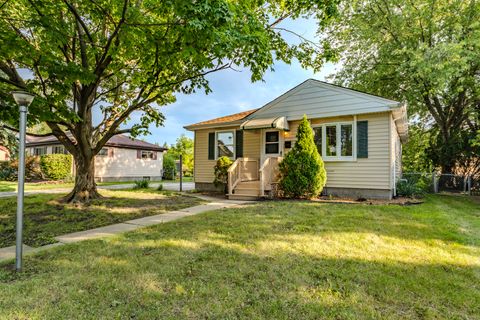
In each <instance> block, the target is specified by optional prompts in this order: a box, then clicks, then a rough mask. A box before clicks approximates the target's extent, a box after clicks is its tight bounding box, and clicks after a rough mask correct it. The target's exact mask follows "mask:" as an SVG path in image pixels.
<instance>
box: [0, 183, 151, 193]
mask: <svg viewBox="0 0 480 320" xmlns="http://www.w3.org/2000/svg"><path fill="white" fill-rule="evenodd" d="M133 183H134V182H133V181H116V182H98V183H97V185H98V186H111V185H119V184H133ZM152 183H155V181H152ZM72 187H73V182H58V183H51V182H27V183H25V190H26V191H36V190H53V189H63V188H67V189H68V188H72ZM15 191H17V182H16V181H0V192H15Z"/></svg>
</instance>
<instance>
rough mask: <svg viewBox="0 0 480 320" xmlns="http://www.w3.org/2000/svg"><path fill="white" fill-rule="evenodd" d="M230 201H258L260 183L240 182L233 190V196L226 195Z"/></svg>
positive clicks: (253, 181)
mask: <svg viewBox="0 0 480 320" xmlns="http://www.w3.org/2000/svg"><path fill="white" fill-rule="evenodd" d="M228 198H229V199H232V200H258V199H259V198H260V181H258V180H252V181H242V182H240V183H238V184H237V185H236V186H235V188H234V189H233V194H229V195H228Z"/></svg>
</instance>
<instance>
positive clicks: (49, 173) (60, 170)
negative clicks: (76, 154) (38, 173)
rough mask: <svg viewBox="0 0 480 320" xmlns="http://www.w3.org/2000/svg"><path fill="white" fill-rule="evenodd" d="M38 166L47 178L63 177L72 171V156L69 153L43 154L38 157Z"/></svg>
mask: <svg viewBox="0 0 480 320" xmlns="http://www.w3.org/2000/svg"><path fill="white" fill-rule="evenodd" d="M40 167H41V169H42V172H43V174H44V175H45V177H46V178H48V179H51V180H62V179H65V178H67V177H68V176H69V175H70V174H71V171H72V156H71V155H69V154H45V155H43V156H41V157H40Z"/></svg>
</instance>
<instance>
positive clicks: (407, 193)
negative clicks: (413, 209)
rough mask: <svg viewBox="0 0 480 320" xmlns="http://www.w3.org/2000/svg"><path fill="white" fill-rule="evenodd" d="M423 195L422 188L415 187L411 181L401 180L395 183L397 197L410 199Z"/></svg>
mask: <svg viewBox="0 0 480 320" xmlns="http://www.w3.org/2000/svg"><path fill="white" fill-rule="evenodd" d="M423 194H424V190H423V188H422V186H420V185H417V184H416V183H415V182H413V181H410V180H407V179H401V180H399V181H398V182H397V195H399V196H402V197H407V198H411V197H415V196H421V195H423Z"/></svg>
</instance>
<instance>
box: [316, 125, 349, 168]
mask: <svg viewBox="0 0 480 320" xmlns="http://www.w3.org/2000/svg"><path fill="white" fill-rule="evenodd" d="M356 120H357V119H356V117H354V121H339V122H328V123H321V124H315V125H312V128H322V152H321V156H322V159H323V160H324V161H328V162H338V161H356V160H357V130H356V129H357V121H356ZM345 124H346V125H351V126H352V155H351V156H341V151H342V146H341V126H342V125H345ZM328 126H335V127H336V128H337V129H336V138H337V139H336V140H337V146H336V151H337V152H336V153H337V156H334V157H332V156H327V155H326V154H327V127H328Z"/></svg>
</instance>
